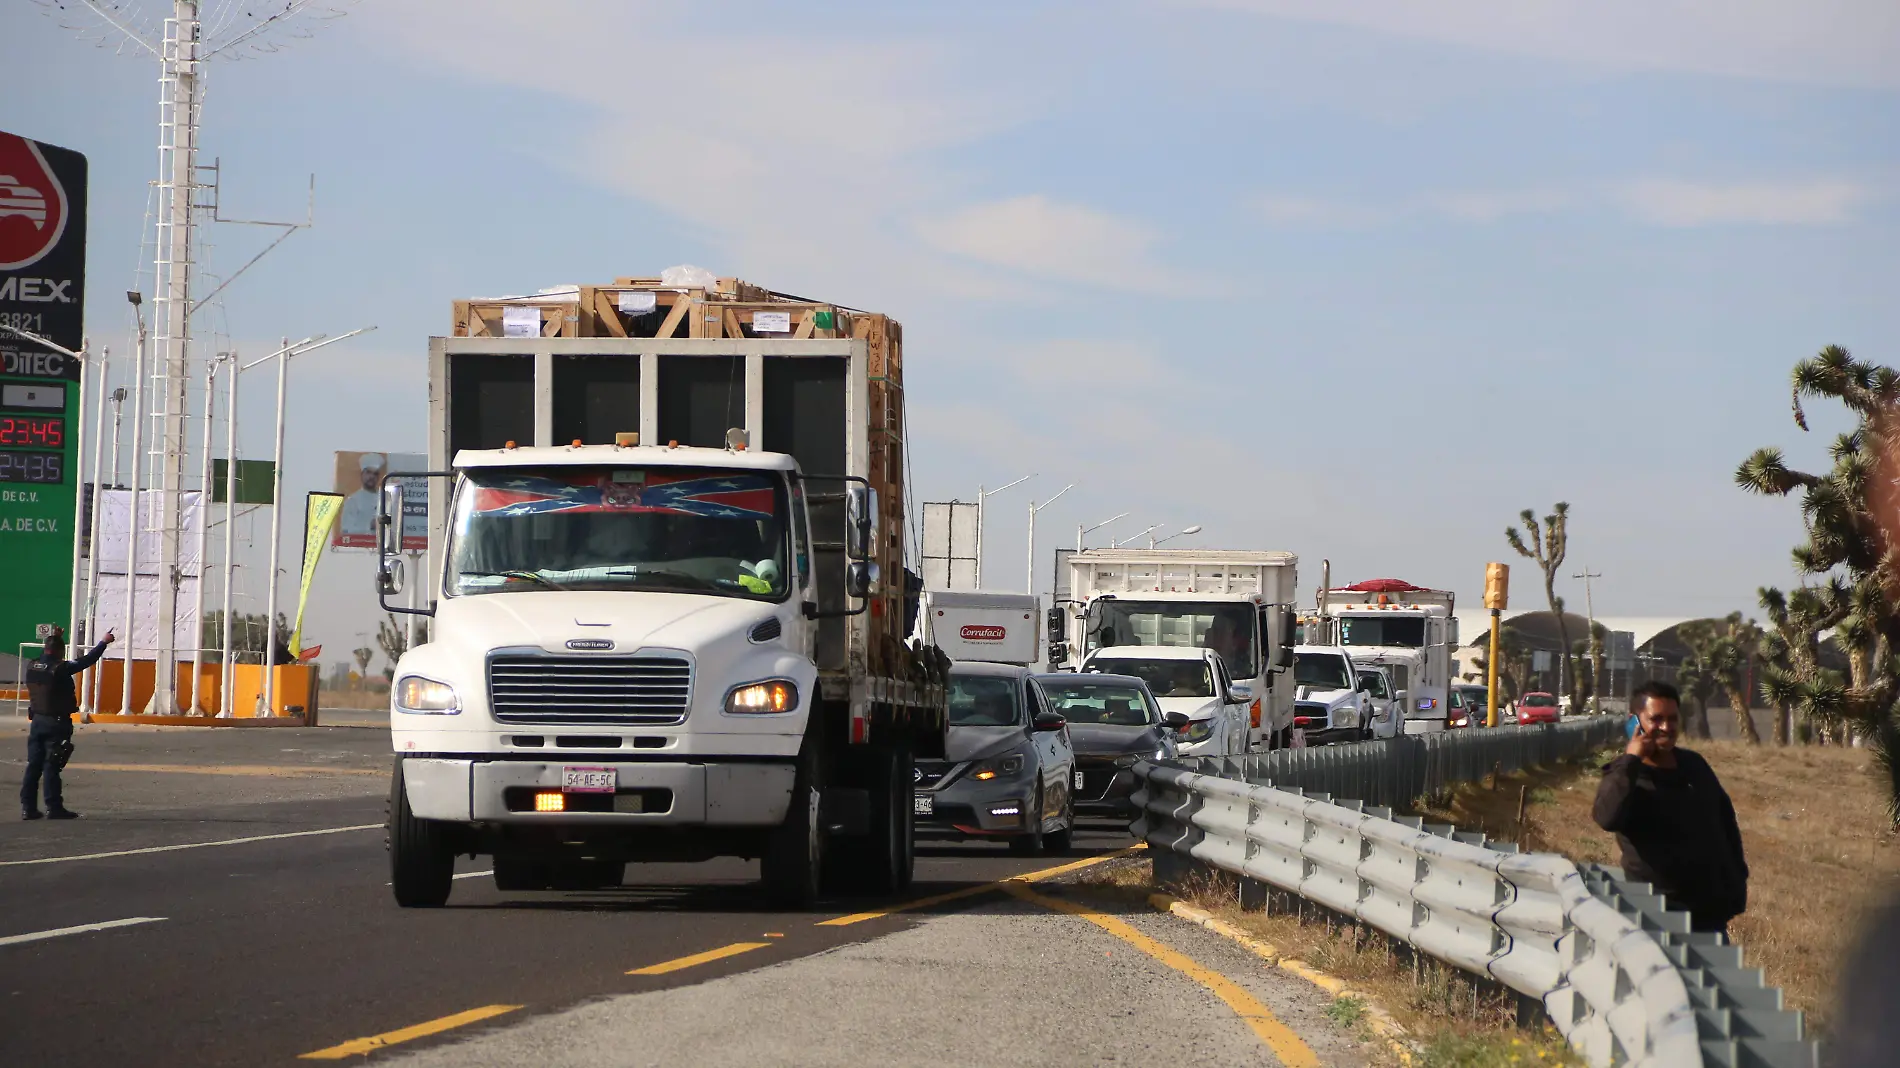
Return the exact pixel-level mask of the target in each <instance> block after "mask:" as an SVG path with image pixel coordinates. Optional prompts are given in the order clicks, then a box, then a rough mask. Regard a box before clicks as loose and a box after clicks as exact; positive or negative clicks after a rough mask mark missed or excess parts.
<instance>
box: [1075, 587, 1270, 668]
mask: <svg viewBox="0 0 1900 1068" xmlns="http://www.w3.org/2000/svg"><path fill="white" fill-rule="evenodd" d="M1116 645H1166V646H1174V647H1176V648H1184V649H1212V650H1214V651H1215V652H1217V653H1219V654H1220V655H1221V660H1222V661H1224V662H1225V663H1226V666H1227V674H1228V675H1229V676H1231V677H1233V678H1235V679H1242V680H1244V679H1251V678H1253V677H1254V676H1255V675H1257V674H1258V673H1259V671H1260V639H1259V634H1258V628H1257V627H1256V626H1255V608H1254V606H1253V605H1252V604H1247V603H1215V604H1208V603H1201V604H1195V603H1192V602H1182V603H1179V604H1175V603H1170V602H1155V601H1123V600H1118V599H1112V600H1101V601H1096V602H1095V603H1094V604H1092V605H1090V606H1089V614H1088V644H1087V646H1086V648H1084V650H1083V652H1085V653H1090V652H1094V651H1095V650H1097V649H1106V648H1109V647H1110V646H1116Z"/></svg>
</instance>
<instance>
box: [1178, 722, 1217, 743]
mask: <svg viewBox="0 0 1900 1068" xmlns="http://www.w3.org/2000/svg"><path fill="white" fill-rule="evenodd" d="M1213 734H1214V721H1213V720H1211V719H1197V720H1193V721H1192V722H1190V723H1189V724H1188V725H1187V726H1186V727H1185V728H1183V729H1182V731H1181V737H1182V738H1184V739H1186V740H1187V741H1190V742H1201V741H1206V740H1207V739H1208V738H1210V737H1212V736H1213Z"/></svg>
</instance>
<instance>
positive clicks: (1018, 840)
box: [1009, 786, 1045, 857]
mask: <svg viewBox="0 0 1900 1068" xmlns="http://www.w3.org/2000/svg"><path fill="white" fill-rule="evenodd" d="M1032 806H1033V808H1032V811H1033V815H1031V813H1024V815H1029V816H1030V817H1031V818H1030V820H1029V827H1030V829H1029V832H1028V833H1027V834H1019V835H1017V836H1015V837H1014V838H1011V839H1010V840H1009V851H1010V852H1011V853H1014V854H1016V855H1017V856H1019V857H1039V856H1042V854H1043V852H1044V848H1045V846H1044V840H1043V834H1042V787H1041V786H1037V787H1036V799H1035V801H1034V802H1032Z"/></svg>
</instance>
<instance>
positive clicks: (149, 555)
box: [94, 490, 204, 603]
mask: <svg viewBox="0 0 1900 1068" xmlns="http://www.w3.org/2000/svg"><path fill="white" fill-rule="evenodd" d="M178 496H179V498H180V506H181V507H180V511H181V513H182V514H181V515H180V516H179V519H180V524H179V526H180V530H179V535H178V572H179V574H181V575H186V576H194V577H195V576H196V575H197V574H198V571H199V565H200V563H201V561H200V560H199V558H198V527H199V525H200V524H201V523H203V522H204V509H203V508H200V507H199V506H198V500H199V494H198V492H197V491H196V490H192V491H189V492H181V493H179V495H178ZM139 513H140V518H141V519H142V520H143V521H142V522H140V523H139V543H138V569H139V574H140V575H156V574H158V561H159V532H158V524H159V516H160V515H162V514H163V512H162V510H161V509H160V508H159V494H158V493H157V492H155V491H152V490H144V491H141V492H140V493H139ZM131 517H132V491H131V490H106V491H105V493H104V494H103V495H101V496H100V498H99V530H98V531H97V537H95V538H94V544H95V545H96V546H97V552H98V553H99V571H100V573H101V574H102V575H118V576H121V577H123V576H124V575H125V570H126V567H125V552H126V546H127V543H128V542H129V541H130V537H129V532H130V530H131V527H132V522H131ZM120 587H121V589H123V587H124V583H120ZM121 603H123V602H121Z"/></svg>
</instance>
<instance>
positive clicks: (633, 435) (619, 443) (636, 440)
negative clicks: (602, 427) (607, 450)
mask: <svg viewBox="0 0 1900 1068" xmlns="http://www.w3.org/2000/svg"><path fill="white" fill-rule="evenodd" d="M639 444H640V432H639V431H637V430H631V431H630V430H622V431H620V432H619V433H616V434H615V435H614V448H616V449H631V448H634V447H635V446H637V445H639Z"/></svg>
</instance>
